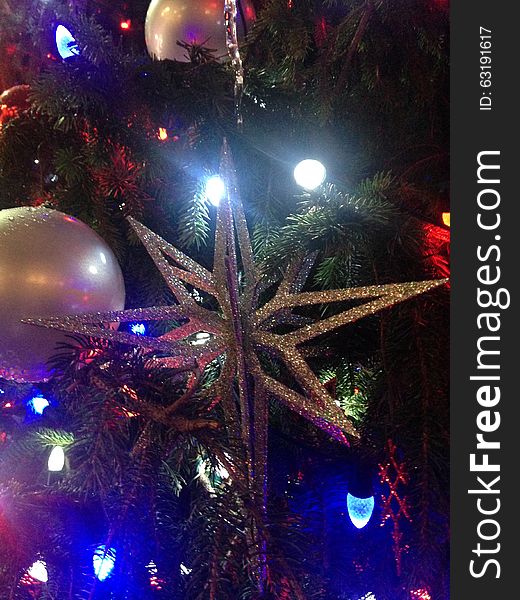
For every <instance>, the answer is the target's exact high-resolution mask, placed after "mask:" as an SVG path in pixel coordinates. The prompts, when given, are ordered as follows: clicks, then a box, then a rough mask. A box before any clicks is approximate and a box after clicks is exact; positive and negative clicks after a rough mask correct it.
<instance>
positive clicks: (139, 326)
mask: <svg viewBox="0 0 520 600" xmlns="http://www.w3.org/2000/svg"><path fill="white" fill-rule="evenodd" d="M130 331H131V332H132V333H135V335H144V334H145V333H146V325H145V324H144V323H134V324H133V325H131V326H130Z"/></svg>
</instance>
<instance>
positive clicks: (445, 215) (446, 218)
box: [442, 212, 451, 227]
mask: <svg viewBox="0 0 520 600" xmlns="http://www.w3.org/2000/svg"><path fill="white" fill-rule="evenodd" d="M450 220H451V213H450V212H443V213H442V222H443V223H444V225H446V227H450Z"/></svg>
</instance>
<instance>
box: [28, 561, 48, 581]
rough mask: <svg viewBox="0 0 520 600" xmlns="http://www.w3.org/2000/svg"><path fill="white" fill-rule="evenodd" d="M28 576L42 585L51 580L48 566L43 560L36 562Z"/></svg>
mask: <svg viewBox="0 0 520 600" xmlns="http://www.w3.org/2000/svg"><path fill="white" fill-rule="evenodd" d="M27 575H28V576H29V577H31V579H35V580H36V581H39V582H41V583H47V581H48V580H49V573H48V572H47V565H46V563H45V562H44V561H43V560H37V561H35V562H34V563H33V564H32V565H31V566H30V567H29V568H28V569H27Z"/></svg>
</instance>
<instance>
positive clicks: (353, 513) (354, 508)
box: [347, 494, 374, 529]
mask: <svg viewBox="0 0 520 600" xmlns="http://www.w3.org/2000/svg"><path fill="white" fill-rule="evenodd" d="M347 508H348V516H349V517H350V520H351V521H352V523H353V524H354V527H357V529H363V527H364V526H365V525H366V524H367V523H368V522H369V521H370V517H371V516H372V513H373V512H374V496H369V497H368V498H357V497H356V496H353V495H352V494H347Z"/></svg>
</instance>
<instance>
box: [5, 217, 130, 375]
mask: <svg viewBox="0 0 520 600" xmlns="http://www.w3.org/2000/svg"><path fill="white" fill-rule="evenodd" d="M124 302H125V290H124V282H123V275H122V273H121V269H120V267H119V264H118V262H117V259H116V257H115V256H114V254H113V252H112V251H111V249H110V248H109V247H108V245H107V244H106V243H105V242H104V241H103V240H102V239H101V238H100V237H99V235H98V234H97V233H96V232H95V231H93V230H92V229H90V227H88V226H87V225H85V223H82V222H81V221H79V220H78V219H75V218H74V217H70V216H68V215H66V214H64V213H62V212H58V211H56V210H52V209H49V208H44V207H38V208H33V207H19V208H9V209H6V210H2V211H0V307H1V310H0V377H4V378H6V379H11V380H15V381H20V382H36V381H44V380H46V379H48V378H49V377H50V375H51V372H50V370H49V367H48V365H47V361H48V359H49V358H50V357H51V356H52V355H53V354H54V353H55V351H56V343H57V342H60V341H66V339H67V338H66V334H65V333H62V332H59V331H55V330H50V329H45V328H40V327H37V326H35V325H29V324H26V323H22V322H21V319H24V318H27V317H46V316H53V315H54V316H59V315H71V314H84V313H92V312H104V311H107V310H121V309H122V308H124Z"/></svg>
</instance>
